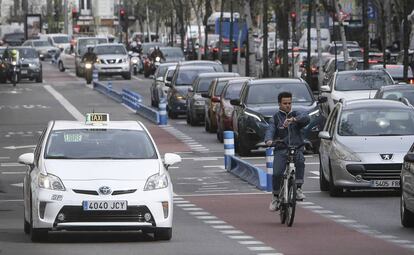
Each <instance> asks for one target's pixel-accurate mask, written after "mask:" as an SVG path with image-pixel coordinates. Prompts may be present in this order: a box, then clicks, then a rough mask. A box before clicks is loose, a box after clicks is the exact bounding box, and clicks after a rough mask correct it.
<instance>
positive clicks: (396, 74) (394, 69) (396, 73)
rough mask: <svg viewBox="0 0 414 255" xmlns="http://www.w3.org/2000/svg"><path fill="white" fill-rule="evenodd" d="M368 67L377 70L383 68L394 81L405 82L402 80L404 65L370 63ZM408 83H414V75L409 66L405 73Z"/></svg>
mask: <svg viewBox="0 0 414 255" xmlns="http://www.w3.org/2000/svg"><path fill="white" fill-rule="evenodd" d="M370 69H373V70H378V69H385V70H386V71H387V72H388V73H389V74H390V75H391V77H392V78H393V80H394V81H396V82H405V80H404V65H385V68H384V65H372V66H371V67H370ZM407 79H408V83H410V84H414V75H413V71H412V70H411V68H408V73H407Z"/></svg>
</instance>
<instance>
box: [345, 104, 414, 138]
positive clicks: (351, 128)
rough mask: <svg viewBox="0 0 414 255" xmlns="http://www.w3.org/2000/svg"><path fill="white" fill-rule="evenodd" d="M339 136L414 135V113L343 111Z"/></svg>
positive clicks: (408, 111)
mask: <svg viewBox="0 0 414 255" xmlns="http://www.w3.org/2000/svg"><path fill="white" fill-rule="evenodd" d="M338 134H339V135H340V136H402V135H414V112H413V111H412V110H406V109H395V108H391V109H390V108H383V107H376V108H363V109H357V110H347V111H343V112H342V114H341V118H340V122H339V125H338Z"/></svg>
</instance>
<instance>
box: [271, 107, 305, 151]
mask: <svg viewBox="0 0 414 255" xmlns="http://www.w3.org/2000/svg"><path fill="white" fill-rule="evenodd" d="M291 117H295V118H296V122H294V123H292V124H290V125H289V129H290V144H291V145H294V146H299V145H300V144H302V143H303V142H304V141H303V136H302V133H301V129H302V128H304V127H305V126H306V125H308V124H309V121H310V118H309V115H308V114H305V113H300V112H298V111H291V112H290V113H286V112H284V111H282V110H279V111H277V112H276V113H275V115H273V117H272V118H271V119H270V121H269V127H268V128H267V130H266V133H265V139H264V141H265V142H266V141H268V140H272V141H274V140H279V139H283V141H284V142H285V143H286V144H289V140H288V130H287V128H285V127H283V122H285V119H286V118H291ZM286 148H287V147H286V145H283V144H281V143H278V144H276V146H275V150H283V149H286Z"/></svg>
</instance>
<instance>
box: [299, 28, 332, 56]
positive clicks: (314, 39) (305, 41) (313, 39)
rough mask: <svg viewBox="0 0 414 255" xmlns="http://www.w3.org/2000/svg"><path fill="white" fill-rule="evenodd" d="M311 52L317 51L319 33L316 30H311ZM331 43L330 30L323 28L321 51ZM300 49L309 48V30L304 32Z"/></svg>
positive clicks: (300, 41)
mask: <svg viewBox="0 0 414 255" xmlns="http://www.w3.org/2000/svg"><path fill="white" fill-rule="evenodd" d="M310 32H311V51H316V50H317V45H318V43H317V37H316V35H317V33H316V28H311V31H310ZM330 43H331V34H330V32H329V29H328V28H321V49H322V50H323V49H325V48H326V47H328V45H329V44H330ZM299 47H301V48H307V47H308V29H306V28H305V29H304V30H303V31H302V37H301V38H300V40H299Z"/></svg>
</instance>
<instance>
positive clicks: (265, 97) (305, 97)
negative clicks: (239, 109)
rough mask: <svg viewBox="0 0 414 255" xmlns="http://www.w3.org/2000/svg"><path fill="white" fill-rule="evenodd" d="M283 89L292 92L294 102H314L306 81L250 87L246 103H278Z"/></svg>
mask: <svg viewBox="0 0 414 255" xmlns="http://www.w3.org/2000/svg"><path fill="white" fill-rule="evenodd" d="M283 91H288V92H290V93H292V97H293V98H292V102H293V104H295V103H301V104H312V102H313V100H312V95H311V94H310V92H309V90H308V88H307V87H306V85H305V84H304V83H277V84H275V83H266V84H257V85H256V84H255V85H252V86H250V87H249V91H248V95H247V100H246V104H275V105H276V104H277V96H278V95H279V93H281V92H283Z"/></svg>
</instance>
